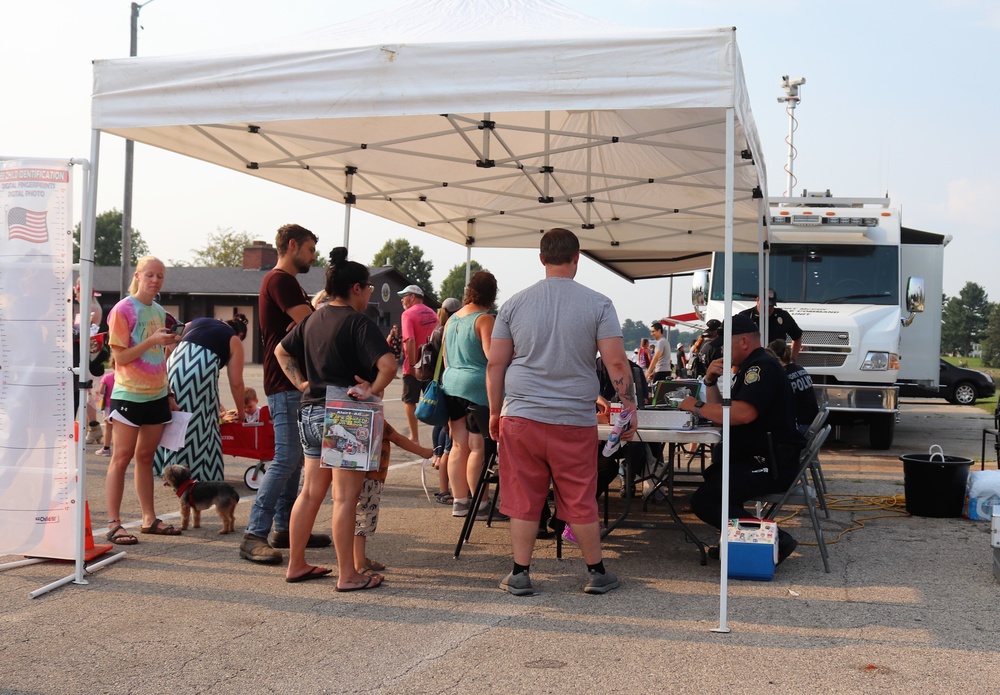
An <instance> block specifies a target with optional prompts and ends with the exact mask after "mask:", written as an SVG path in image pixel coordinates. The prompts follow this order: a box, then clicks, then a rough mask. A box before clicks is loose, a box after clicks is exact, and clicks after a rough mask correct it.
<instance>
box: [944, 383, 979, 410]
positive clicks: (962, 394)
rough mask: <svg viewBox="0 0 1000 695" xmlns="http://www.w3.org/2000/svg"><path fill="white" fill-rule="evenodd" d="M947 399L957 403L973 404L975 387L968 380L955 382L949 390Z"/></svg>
mask: <svg viewBox="0 0 1000 695" xmlns="http://www.w3.org/2000/svg"><path fill="white" fill-rule="evenodd" d="M948 400H950V401H951V402H952V403H956V404H958V405H975V404H976V387H975V386H973V385H972V384H971V383H969V382H968V381H960V382H958V383H957V384H955V388H953V389H952V391H951V398H949V399H948Z"/></svg>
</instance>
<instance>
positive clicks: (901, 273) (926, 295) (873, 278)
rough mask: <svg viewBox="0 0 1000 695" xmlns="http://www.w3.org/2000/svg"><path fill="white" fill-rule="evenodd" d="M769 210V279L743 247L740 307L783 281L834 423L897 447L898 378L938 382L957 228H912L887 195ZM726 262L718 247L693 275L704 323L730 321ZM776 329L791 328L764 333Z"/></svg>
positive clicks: (819, 198) (811, 199)
mask: <svg viewBox="0 0 1000 695" xmlns="http://www.w3.org/2000/svg"><path fill="white" fill-rule="evenodd" d="M769 216H770V245H769V253H767V254H766V255H765V258H767V259H768V265H767V266H766V267H765V281H764V282H763V283H761V282H760V273H759V268H760V267H763V264H762V263H759V262H758V256H757V254H755V253H737V254H735V255H734V258H733V311H734V312H736V311H740V310H743V309H747V308H750V307H753V306H754V303H755V301H756V298H757V294H758V292H759V291H760V288H761V287H765V288H767V287H770V288H772V289H774V290H775V293H776V295H777V298H778V299H777V301H776V304H778V305H779V306H780V307H781V308H782V309H784V310H785V311H787V312H788V313H789V314H791V315H792V317H793V318H794V319H795V321H796V323H798V325H799V328H801V329H802V333H803V334H802V348H801V351H800V352H799V356H798V359H797V360H796V362H797V363H798V364H799V365H800V366H802V367H805V368H806V369H807V370H808V371H809V373H810V375H811V376H812V378H813V382H814V384H815V386H816V388H817V390H818V391H819V395H820V397H821V398H823V399H825V401H826V403H827V405H828V407H829V408H830V411H831V419H832V421H833V422H836V423H840V424H849V423H851V422H857V421H863V422H866V423H867V424H868V427H869V434H870V443H871V446H872V448H873V449H888V448H889V447H890V446H891V445H892V439H893V434H894V431H895V424H896V417H897V413H898V411H899V407H898V393H899V390H898V386H897V381H899V380H905V381H908V382H916V383H919V384H921V385H925V386H927V387H929V388H937V380H938V372H939V368H938V356H939V351H940V345H941V296H942V294H941V293H942V275H943V267H944V247H945V245H947V243H948V242H949V241H951V237H946V236H942V235H939V234H932V233H929V232H922V231H919V230H916V229H911V228H907V227H903V226H902V224H901V223H900V214H899V211H898V210H896V209H894V208H892V207H890V201H889V199H888V198H885V199H881V198H834V197H832V196H831V195H830V192H829V191H825V192H823V193H820V194H816V193H810V192H808V191H805V192H803V196H802V197H798V198H772V199H770V201H769ZM724 262H725V257H724V255H723V254H721V253H717V254H713V258H712V269H711V275H709V273H708V271H700V272H698V273H695V276H694V278H693V285H692V301H693V303H694V304H695V308H696V310H697V311H698V313H699V314H700V315H701V316H702V318H704V319H706V320H707V319H713V318H714V319H720V320H725V318H726V317H725V316H723V315H722V312H723V278H724ZM762 304H763V302H762ZM761 312H762V313H763V312H764V307H763V306H762V307H761ZM920 312H922V314H921V315H920V316H917V314H918V313H920ZM766 323H767V322H766V321H763V320H762V321H761V329H762V331H763V330H765V326H766ZM775 338H785V336H773V335H772V336H767V339H768V340H774V339H775Z"/></svg>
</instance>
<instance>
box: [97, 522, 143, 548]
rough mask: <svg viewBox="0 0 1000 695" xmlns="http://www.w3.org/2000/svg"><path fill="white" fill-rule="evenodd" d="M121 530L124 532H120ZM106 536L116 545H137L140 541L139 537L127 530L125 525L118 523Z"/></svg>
mask: <svg viewBox="0 0 1000 695" xmlns="http://www.w3.org/2000/svg"><path fill="white" fill-rule="evenodd" d="M119 531H124V533H118V532H119ZM115 534H118V535H115ZM105 538H107V539H108V541H109V542H110V543H114V544H115V545H135V544H136V543H138V542H139V539H138V538H136V537H135V536H133V535H132V534H131V533H129V532H128V531H125V527H124V526H122V525H121V524H118V525H117V526H115V527H114V528H113V529H111V530H110V531H108V533H107V535H106V536H105Z"/></svg>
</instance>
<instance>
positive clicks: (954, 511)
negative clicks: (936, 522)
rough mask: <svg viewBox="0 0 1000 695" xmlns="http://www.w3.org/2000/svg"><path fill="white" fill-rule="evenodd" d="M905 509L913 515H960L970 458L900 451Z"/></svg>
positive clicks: (970, 462) (940, 516)
mask: <svg viewBox="0 0 1000 695" xmlns="http://www.w3.org/2000/svg"><path fill="white" fill-rule="evenodd" d="M899 460H900V461H902V462H903V485H904V488H905V490H906V511H908V512H909V513H910V514H912V515H914V516H931V517H938V518H944V517H957V516H962V506H963V504H964V503H965V484H966V482H967V481H968V479H969V468H970V467H971V466H972V459H969V458H965V457H964V456H942V455H941V454H903V455H902V456H900V457H899Z"/></svg>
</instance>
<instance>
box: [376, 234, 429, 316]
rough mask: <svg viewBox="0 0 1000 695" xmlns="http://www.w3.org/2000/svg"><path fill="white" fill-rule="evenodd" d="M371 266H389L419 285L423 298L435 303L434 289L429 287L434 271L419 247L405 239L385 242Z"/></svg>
mask: <svg viewBox="0 0 1000 695" xmlns="http://www.w3.org/2000/svg"><path fill="white" fill-rule="evenodd" d="M372 265H373V266H381V265H391V266H392V267H394V268H395V269H396V270H398V271H399V272H401V273H402V274H403V275H405V276H406V277H408V278H409V279H410V282H412V283H414V284H416V285H420V288H421V289H423V291H424V295H425V296H427V297H430V299H432V300H433V301H437V297H436V296H435V294H434V287H433V285H431V271H432V270H434V262H433V261H425V260H424V251H423V249H421V248H420V247H419V246H412V245H411V244H410V242H409V241H407V240H406V239H393V240H392V241H387V242H385V246H383V247H382V248H381V249H380V250H379V251H378V253H376V254H375V258H373V259H372Z"/></svg>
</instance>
